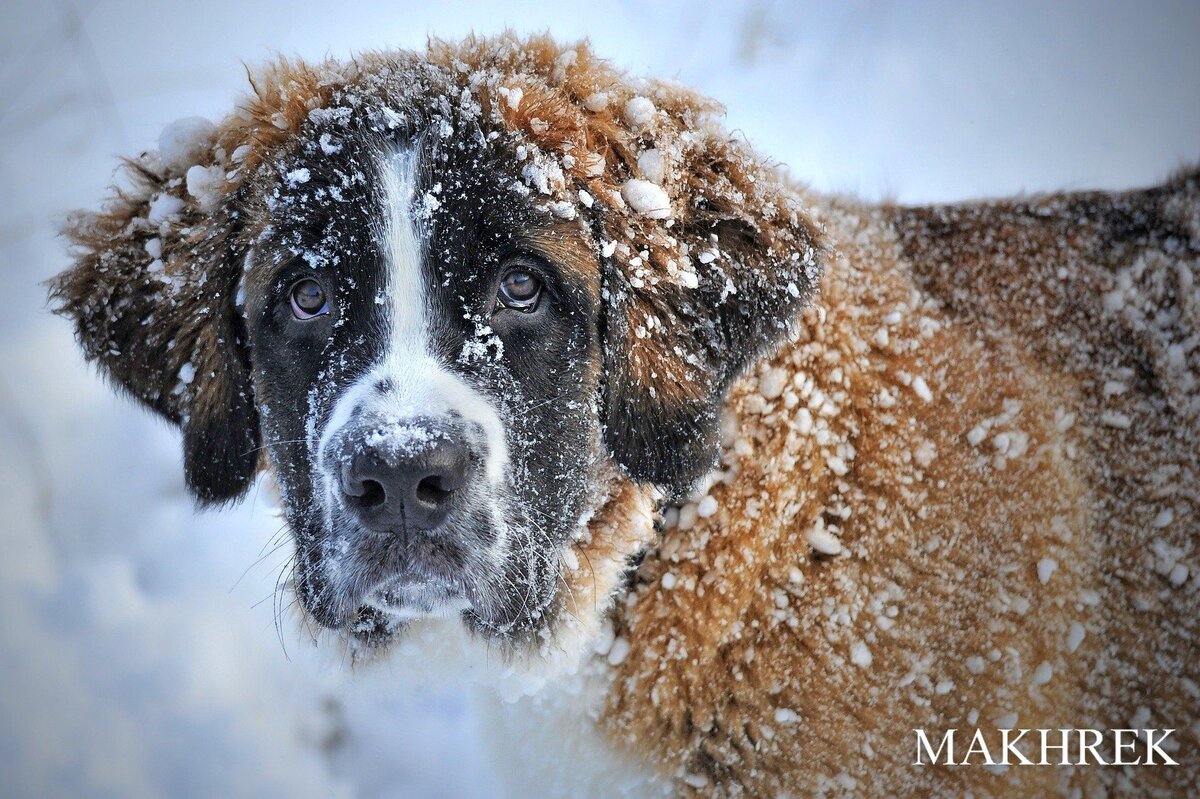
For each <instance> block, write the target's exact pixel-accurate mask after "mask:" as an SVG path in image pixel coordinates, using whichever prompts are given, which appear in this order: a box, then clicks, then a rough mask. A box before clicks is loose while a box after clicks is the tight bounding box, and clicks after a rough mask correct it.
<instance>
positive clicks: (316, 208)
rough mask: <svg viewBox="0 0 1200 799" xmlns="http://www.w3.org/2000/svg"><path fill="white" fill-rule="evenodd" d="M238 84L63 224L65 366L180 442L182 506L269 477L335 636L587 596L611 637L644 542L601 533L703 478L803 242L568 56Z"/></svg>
mask: <svg viewBox="0 0 1200 799" xmlns="http://www.w3.org/2000/svg"><path fill="white" fill-rule="evenodd" d="M253 86H254V95H253V96H252V97H251V98H250V99H249V100H248V101H247V102H246V104H245V105H244V106H243V107H242V108H240V109H239V110H238V111H237V112H236V113H235V114H233V115H232V116H231V117H229V118H228V119H227V120H226V121H225V122H223V123H222V124H221V125H220V126H212V125H208V124H207V123H204V122H203V121H202V120H193V121H190V122H186V121H185V122H184V123H181V124H177V125H176V126H174V127H173V128H171V129H169V130H168V131H167V132H166V133H165V134H164V137H163V140H162V141H161V146H160V151H159V152H157V153H148V154H144V155H143V156H141V157H140V158H138V159H135V160H133V161H131V162H130V170H131V172H132V174H133V178H134V180H133V181H132V184H133V185H132V187H131V188H128V189H126V190H124V191H122V192H120V193H118V195H117V196H116V197H115V198H114V199H113V200H112V201H111V202H110V204H109V205H108V206H107V207H106V208H105V209H104V211H102V212H101V213H94V214H80V215H78V216H77V217H76V218H75V219H73V220H72V223H71V224H70V225H69V227H68V233H69V235H70V237H71V238H72V240H73V242H74V243H75V245H76V247H77V251H76V265H75V266H74V268H72V269H71V270H69V271H67V272H65V273H64V274H63V275H61V276H60V277H59V278H58V279H57V281H56V282H55V284H54V287H53V293H54V296H55V298H56V300H57V303H58V305H59V307H60V309H61V310H62V311H63V312H64V313H66V314H67V315H69V316H70V317H72V318H73V319H74V320H75V322H76V326H77V334H78V337H79V340H80V342H81V343H82V345H83V347H84V349H85V351H86V353H87V355H88V356H89V357H90V358H92V359H94V360H96V361H97V362H98V363H99V364H100V365H101V367H102V368H103V370H104V371H105V372H106V373H107V374H108V375H109V376H110V377H111V378H112V379H113V380H114V381H115V382H116V383H117V384H119V385H120V386H122V387H124V388H125V389H127V390H128V391H129V392H130V393H132V394H133V395H134V396H135V397H137V398H138V399H140V400H141V401H142V402H144V403H145V404H147V405H148V406H149V407H151V408H153V409H154V410H155V411H157V412H159V413H161V414H162V415H164V416H166V417H167V418H168V419H170V420H172V421H173V422H176V423H177V424H179V425H180V427H181V428H182V430H183V442H184V466H185V470H186V476H187V483H188V486H189V487H190V489H191V491H192V492H193V493H194V494H195V496H196V497H197V499H198V500H199V501H200V502H201V503H205V504H207V503H220V502H225V501H229V500H233V499H236V498H238V497H240V496H241V495H242V494H243V493H244V492H245V491H246V489H247V488H248V486H249V485H250V484H251V481H252V479H253V478H254V475H255V473H256V471H257V470H258V469H259V467H260V465H261V466H264V467H265V468H267V469H269V470H270V471H271V472H272V474H273V475H274V477H275V479H276V482H277V483H278V485H279V487H280V491H281V494H282V498H283V504H284V508H285V511H286V515H287V519H288V522H289V524H290V526H291V529H292V531H293V534H294V538H295V544H296V552H297V576H296V587H297V589H298V592H299V595H300V597H301V599H302V601H303V604H304V606H305V608H306V609H307V610H308V612H309V613H310V614H311V616H312V617H314V618H315V619H316V620H318V621H319V622H321V623H322V624H324V625H326V626H329V627H334V628H339V629H346V630H349V631H352V632H357V633H358V634H359V635H360V636H361V637H365V638H375V639H379V638H381V637H383V636H380V635H379V634H380V633H382V632H384V631H394V630H395V629H396V628H397V625H396V624H395V623H394V621H395V620H401V619H404V618H407V617H413V616H420V615H426V614H434V613H442V614H444V613H447V612H453V613H458V614H461V616H462V618H463V619H464V620H465V622H466V623H467V624H468V625H469V626H471V627H472V628H474V629H476V630H479V631H482V632H484V633H485V634H488V635H491V636H495V637H499V638H504V639H507V640H528V641H532V640H543V639H546V638H547V637H552V636H553V633H554V631H555V625H556V624H557V623H558V621H559V619H560V617H562V616H564V615H567V614H564V612H563V607H564V599H563V597H562V596H561V594H563V593H564V591H563V590H562V587H563V586H567V587H568V588H569V587H570V586H571V585H572V576H573V574H574V572H578V571H583V572H587V571H588V570H599V571H602V572H604V573H605V574H607V575H609V577H608V578H607V579H606V581H605V582H604V585H603V586H602V587H601V589H600V596H598V597H593V600H594V601H593V603H592V607H591V608H590V609H589V611H590V612H593V613H601V612H603V611H604V610H605V604H604V602H605V600H606V599H607V594H608V593H610V592H611V588H612V585H613V584H614V583H615V580H616V577H614V576H612V575H617V574H619V572H620V571H621V566H622V564H623V562H624V559H625V558H628V557H629V556H630V555H632V554H634V553H633V552H631V551H628V550H629V548H630V547H632V546H635V545H636V544H634V543H627V544H626V545H624V546H608V547H607V548H604V547H599V548H595V547H594V542H592V536H593V534H594V533H595V532H596V531H595V530H594V529H592V528H594V527H595V525H596V522H595V519H594V518H593V517H597V514H598V513H599V514H600V515H602V516H603V515H604V507H603V506H604V505H605V503H606V502H608V503H611V502H613V501H616V500H614V499H613V497H614V496H615V497H624V498H625V499H622V500H621V501H630V500H628V497H629V496H630V494H629V490H630V487H631V486H640V487H642V488H643V489H645V490H644V491H643V492H642V494H639V496H644V495H645V494H646V493H653V494H656V495H667V496H670V495H677V494H680V493H681V492H684V491H686V490H687V488H688V487H689V485H690V484H691V483H693V482H694V481H695V480H696V479H697V478H698V477H699V476H700V475H702V474H703V473H705V472H706V471H707V470H708V469H709V468H710V467H711V465H712V463H713V461H714V458H715V455H716V450H717V445H718V428H719V419H720V411H721V406H722V402H723V399H724V396H725V393H726V391H727V389H728V386H729V384H730V382H731V381H732V380H733V379H734V378H736V377H737V376H738V375H739V373H740V372H741V370H742V369H743V368H744V367H745V366H746V365H747V364H748V363H750V362H752V361H753V360H754V359H755V358H756V357H757V356H759V355H760V354H761V353H763V352H764V351H765V350H767V349H769V348H770V347H772V346H773V345H774V344H776V343H777V342H778V341H779V340H780V339H781V338H782V337H784V336H785V335H786V334H787V332H788V330H789V329H790V325H791V323H792V321H793V319H794V318H795V316H796V314H797V312H798V310H799V308H800V307H801V305H802V304H803V303H804V301H805V300H806V299H807V298H808V297H809V296H810V294H811V291H812V288H813V285H814V281H815V279H816V276H817V272H818V256H819V254H820V253H819V243H818V241H817V234H816V232H815V230H814V228H813V226H812V224H811V223H810V221H809V220H808V218H807V217H806V216H805V215H804V214H803V212H802V211H801V209H800V208H799V207H798V206H797V204H796V201H795V199H794V197H793V196H792V195H791V194H789V193H788V191H787V190H786V188H785V187H784V186H783V184H782V181H781V179H780V178H779V177H778V176H777V175H775V174H774V173H773V172H772V171H771V170H770V169H768V168H767V167H765V166H764V165H762V164H761V163H760V162H759V161H757V160H756V159H755V158H754V157H753V155H752V154H751V153H750V151H749V150H748V148H747V147H745V146H744V145H743V144H742V143H740V142H738V141H736V140H734V139H732V138H731V137H730V136H729V135H727V134H726V133H725V132H723V130H722V129H721V128H720V126H719V124H718V123H717V121H716V119H715V116H716V113H715V112H717V111H718V110H719V109H717V108H716V107H715V106H713V105H712V104H711V103H709V102H708V101H706V100H704V99H703V98H700V97H698V96H696V95H694V94H692V93H690V92H687V91H685V90H683V89H681V88H679V87H677V86H674V85H668V84H663V83H655V82H636V83H635V82H631V81H630V80H629V79H628V78H626V77H625V76H623V75H622V74H621V73H619V72H617V71H615V70H613V69H612V68H611V67H609V66H607V65H606V64H604V63H602V62H599V61H597V60H596V59H595V58H594V57H593V56H592V55H591V54H590V52H589V51H588V49H587V48H586V46H584V45H579V46H576V47H574V48H572V49H567V48H560V47H558V46H556V45H554V44H553V43H551V42H550V41H548V40H544V39H536V40H529V41H518V40H516V39H514V38H511V37H502V38H499V39H492V40H471V41H468V42H466V43H463V44H458V45H448V44H443V43H434V44H432V45H431V46H430V48H429V51H428V52H427V53H424V54H419V55H418V54H412V53H389V54H381V55H371V56H365V57H361V58H359V59H357V60H355V61H353V62H350V63H332V62H331V63H326V64H323V65H321V66H318V67H310V66H306V65H301V64H296V63H286V62H281V63H279V64H276V65H275V66H273V67H271V68H269V69H267V70H265V71H263V72H261V73H259V74H257V75H256V76H255V77H254V78H253ZM597 518H598V517H597ZM605 518H609V519H610V522H611V518H612V514H611V513H609V514H607V516H605ZM617 526H620V524H619V523H618V524H617ZM628 540H629V541H631V542H636V541H640V540H641V539H639V538H638V537H636V536H632V537H629V538H628ZM589 546H593V547H594V548H593V549H592V550H589V548H588V547H589ZM579 555H583V556H584V557H583V558H582V559H580V558H579V557H578V556H579ZM592 556H595V558H596V559H598V560H602V561H604V562H602V563H595V562H591V560H592ZM577 582H578V581H577ZM595 600H598V601H595ZM570 612H571V610H570V609H568V613H570Z"/></svg>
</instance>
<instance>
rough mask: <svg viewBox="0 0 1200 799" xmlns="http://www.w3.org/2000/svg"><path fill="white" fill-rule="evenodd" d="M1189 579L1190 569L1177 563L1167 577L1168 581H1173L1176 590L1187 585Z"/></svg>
mask: <svg viewBox="0 0 1200 799" xmlns="http://www.w3.org/2000/svg"><path fill="white" fill-rule="evenodd" d="M1187 578H1188V568H1187V566H1184V565H1183V564H1182V563H1176V564H1175V566H1174V567H1172V569H1171V572H1170V573H1169V574H1168V575H1167V579H1168V580H1170V581H1171V585H1173V586H1175V587H1176V588H1178V587H1179V586H1181V585H1183V584H1184V583H1186V582H1187Z"/></svg>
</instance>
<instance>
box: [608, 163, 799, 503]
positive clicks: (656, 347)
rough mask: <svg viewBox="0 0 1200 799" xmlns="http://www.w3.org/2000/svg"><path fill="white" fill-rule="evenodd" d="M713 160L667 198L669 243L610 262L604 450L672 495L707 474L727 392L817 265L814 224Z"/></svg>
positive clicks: (789, 320) (767, 187)
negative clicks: (671, 217) (735, 194)
mask: <svg viewBox="0 0 1200 799" xmlns="http://www.w3.org/2000/svg"><path fill="white" fill-rule="evenodd" d="M708 156H709V157H704V158H699V159H697V161H695V162H693V163H691V164H690V165H688V168H690V169H692V170H693V171H692V172H691V173H690V174H691V177H690V179H689V181H688V184H687V194H685V195H684V196H681V197H678V198H672V206H673V208H675V209H676V210H675V213H676V214H677V216H676V217H675V222H676V224H675V225H674V226H673V228H672V229H669V230H668V231H665V232H664V233H663V234H662V239H661V243H662V244H663V245H665V246H663V247H662V248H656V247H654V246H653V245H651V244H649V242H650V241H653V240H654V237H649V239H643V240H642V241H641V242H640V243H641V244H642V245H643V246H642V248H641V249H640V250H635V249H633V248H630V250H629V251H628V252H625V251H623V248H622V246H621V245H620V244H618V246H617V248H616V250H614V251H613V254H612V257H611V258H608V259H605V264H604V274H605V302H604V308H605V311H604V332H603V340H604V344H603V346H604V359H605V370H604V374H605V379H606V385H605V393H604V420H605V443H606V444H607V447H608V450H609V452H610V453H611V455H612V456H613V457H614V459H616V460H617V461H618V462H619V463H620V464H622V465H623V466H624V467H625V469H626V470H627V471H628V472H629V474H630V476H632V477H634V478H635V479H638V480H646V481H650V482H653V483H655V484H656V485H658V486H659V487H660V488H662V489H663V490H664V491H665V492H666V493H667V494H668V495H680V494H684V493H686V492H687V491H688V489H689V488H690V486H691V485H692V484H693V483H695V481H696V480H698V479H699V478H700V477H702V476H703V475H704V474H705V472H706V471H707V470H708V469H710V468H711V467H712V465H713V463H714V461H715V459H716V456H717V452H718V446H719V443H720V423H721V412H722V409H723V406H724V402H725V397H726V394H727V392H728V389H729V386H730V384H731V383H732V382H733V381H734V380H735V379H736V378H737V377H739V376H740V375H741V374H742V373H743V371H744V370H745V369H747V368H748V367H750V366H751V365H753V364H754V363H755V362H756V361H757V360H758V359H759V358H760V357H761V356H762V355H764V354H766V353H769V352H771V351H772V350H773V349H774V348H775V347H776V346H777V345H778V344H779V343H780V342H781V341H782V340H783V339H784V338H786V337H787V336H788V335H789V334H790V333H791V332H792V330H793V329H794V324H795V322H796V319H797V317H798V314H799V312H800V310H801V309H802V308H803V306H804V304H805V303H806V302H807V301H808V300H809V298H810V297H811V295H812V292H813V288H814V285H815V283H816V279H817V274H818V270H819V264H820V257H819V256H820V253H821V250H820V248H819V245H818V239H817V235H816V232H815V229H814V227H813V226H812V225H811V223H810V222H809V221H808V219H807V218H806V217H805V216H804V215H803V214H802V213H801V211H800V210H799V208H798V207H796V205H795V203H794V202H793V201H791V200H790V199H789V198H787V197H786V196H785V195H784V194H783V193H782V192H779V191H778V189H779V187H778V185H774V186H773V185H771V184H769V183H767V181H768V179H769V175H768V174H766V171H765V170H763V171H762V172H760V173H758V174H757V175H755V176H754V177H751V175H753V172H751V171H750V170H749V169H747V166H748V165H747V164H746V163H741V164H737V165H735V164H731V163H729V162H728V161H727V160H726V159H727V158H728V153H727V152H726V153H713V152H709V153H708ZM722 156H724V157H722ZM755 178H757V179H755ZM736 184H741V185H740V186H739V187H738V190H739V192H740V193H741V195H742V197H741V199H740V201H731V200H730V199H729V195H728V190H729V189H730V188H732V187H733V186H734V185H736ZM609 246H611V245H609ZM638 260H640V261H641V263H640V264H637V265H636V266H634V268H633V269H632V270H631V269H630V268H629V264H630V261H635V262H636V261H638ZM654 262H657V265H658V266H659V267H660V269H656V268H654V266H653V265H652V264H653V263H654ZM672 265H674V267H675V268H674V269H672ZM673 271H675V272H677V274H675V275H672V274H671V273H672V272H673ZM656 272H658V277H657V278H655V277H653V275H654V273H656Z"/></svg>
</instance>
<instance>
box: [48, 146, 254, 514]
mask: <svg viewBox="0 0 1200 799" xmlns="http://www.w3.org/2000/svg"><path fill="white" fill-rule="evenodd" d="M127 172H128V175H129V177H130V182H131V184H132V187H131V188H130V189H128V190H126V191H118V192H117V193H116V195H115V196H114V197H113V198H112V199H111V200H110V201H109V202H108V203H107V204H106V205H105V207H104V208H103V210H102V211H100V212H98V213H83V212H81V213H77V214H75V215H74V216H73V217H72V218H71V219H70V220H69V222H68V224H67V225H66V227H65V229H64V234H65V235H66V237H67V238H68V239H69V240H70V241H71V243H72V244H73V245H74V246H75V251H74V257H75V265H74V267H72V268H71V269H69V270H67V271H65V272H63V273H62V274H61V275H59V276H58V277H57V278H55V279H54V280H53V281H52V282H51V284H50V296H51V301H52V303H53V305H54V307H55V310H56V311H57V312H58V313H60V314H62V315H63V316H66V317H68V318H70V319H72V320H73V321H74V323H75V334H76V338H77V339H78V340H79V343H80V345H81V347H82V348H83V350H84V354H85V356H86V357H87V359H88V360H89V361H93V362H95V363H96V364H98V366H99V367H100V369H101V371H102V373H103V374H104V375H105V376H106V377H108V378H109V379H110V380H111V381H112V382H114V383H115V384H116V385H118V386H120V387H121V388H122V389H124V390H125V391H127V392H128V393H129V394H131V395H132V396H133V397H135V398H136V399H138V400H139V401H140V402H141V403H142V404H144V405H145V406H147V407H149V408H150V409H152V410H153V411H155V412H156V413H158V414H160V415H161V416H163V417H165V418H166V419H168V420H169V421H171V422H172V423H174V424H176V425H179V426H180V427H181V429H182V431H183V451H184V470H185V475H186V479H187V485H188V488H189V489H190V490H191V492H192V494H193V495H194V496H195V498H196V499H197V501H199V502H200V503H201V504H212V503H221V502H228V501H232V500H235V499H237V498H238V497H240V496H241V495H242V494H244V493H245V491H246V490H247V489H248V488H249V486H250V484H251V482H252V480H253V478H254V474H255V472H256V468H257V451H256V450H257V444H258V439H259V434H258V418H257V413H256V411H255V408H254V401H253V396H252V392H251V389H250V382H249V373H248V368H247V364H246V359H245V355H244V353H245V346H244V341H243V338H244V336H243V332H242V325H241V320H240V319H239V318H238V317H237V315H236V309H235V307H234V301H235V295H236V292H237V284H238V279H239V277H240V274H241V266H240V264H241V258H240V253H239V248H238V246H237V243H236V234H237V231H238V228H239V226H238V224H237V215H236V214H235V213H233V212H231V211H230V209H229V208H228V207H226V206H225V205H222V206H220V207H217V208H216V209H214V210H212V211H207V210H204V209H202V208H201V207H200V205H199V203H198V202H197V201H196V200H195V198H191V197H188V196H187V195H186V194H185V191H184V186H183V182H182V181H181V180H179V179H178V177H177V176H176V177H172V176H171V175H169V174H167V171H166V170H165V169H163V168H161V167H157V166H156V165H154V164H151V163H142V162H129V163H128V164H127ZM163 198H171V199H174V200H179V201H181V202H182V205H181V206H180V207H179V210H178V211H177V213H175V214H173V215H169V216H168V218H167V219H165V220H161V221H160V220H157V219H156V220H155V221H157V222H158V224H153V223H152V222H151V221H150V216H151V207H152V203H153V202H155V201H156V200H157V201H158V202H160V203H162V202H163ZM171 199H167V200H166V201H167V202H171Z"/></svg>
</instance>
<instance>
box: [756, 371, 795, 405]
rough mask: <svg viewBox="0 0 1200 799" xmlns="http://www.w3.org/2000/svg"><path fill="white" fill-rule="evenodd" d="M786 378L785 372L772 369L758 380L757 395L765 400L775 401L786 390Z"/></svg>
mask: <svg viewBox="0 0 1200 799" xmlns="http://www.w3.org/2000/svg"><path fill="white" fill-rule="evenodd" d="M788 378H789V375H788V373H787V371H786V370H784V369H780V368H779V367H772V368H770V369H768V370H767V371H766V372H764V373H763V374H762V376H761V377H759V378H758V393H759V394H762V395H763V397H764V398H766V399H769V400H772V399H775V398H776V397H778V396H779V395H780V394H782V393H783V390H784V389H785V388H787V384H788Z"/></svg>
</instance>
